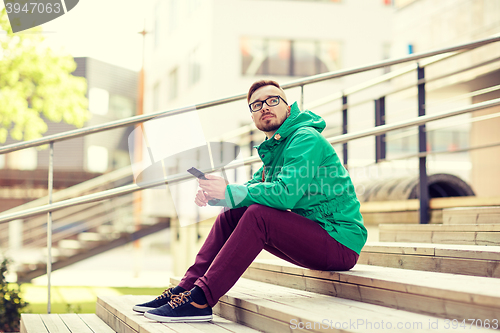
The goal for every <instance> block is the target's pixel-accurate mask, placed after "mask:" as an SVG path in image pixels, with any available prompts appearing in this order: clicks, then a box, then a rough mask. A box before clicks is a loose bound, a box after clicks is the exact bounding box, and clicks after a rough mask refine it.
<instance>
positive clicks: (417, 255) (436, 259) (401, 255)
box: [358, 242, 500, 278]
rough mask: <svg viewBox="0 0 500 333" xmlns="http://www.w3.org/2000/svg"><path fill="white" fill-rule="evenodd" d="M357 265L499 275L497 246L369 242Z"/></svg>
mask: <svg viewBox="0 0 500 333" xmlns="http://www.w3.org/2000/svg"><path fill="white" fill-rule="evenodd" d="M358 264H365V265H375V266H384V267H394V268H404V269H412V270H421V271H430V272H441V273H452V274H463V275H473V276H486V277H496V278H499V277H500V246H482V245H452V244H428V243H398V242H371V243H370V242H369V243H366V245H365V246H364V247H363V250H362V251H361V255H360V257H359V260H358Z"/></svg>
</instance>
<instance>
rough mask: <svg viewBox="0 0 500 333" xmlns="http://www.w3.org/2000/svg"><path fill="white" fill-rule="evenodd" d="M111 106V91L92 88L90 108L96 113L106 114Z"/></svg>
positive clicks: (90, 91)
mask: <svg viewBox="0 0 500 333" xmlns="http://www.w3.org/2000/svg"><path fill="white" fill-rule="evenodd" d="M108 108H109V93H108V91H107V90H104V89H101V88H90V90H89V110H90V112H92V113H94V114H99V115H105V114H107V113H108Z"/></svg>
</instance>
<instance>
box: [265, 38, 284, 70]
mask: <svg viewBox="0 0 500 333" xmlns="http://www.w3.org/2000/svg"><path fill="white" fill-rule="evenodd" d="M290 46H291V42H290V41H289V40H269V41H268V52H267V54H268V57H267V62H268V64H267V66H268V68H267V73H264V74H272V75H290Z"/></svg>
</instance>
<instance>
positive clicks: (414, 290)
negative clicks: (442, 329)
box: [243, 259, 500, 320]
mask: <svg viewBox="0 0 500 333" xmlns="http://www.w3.org/2000/svg"><path fill="white" fill-rule="evenodd" d="M243 276H244V277H246V278H250V279H253V280H256V281H262V282H267V283H273V284H276V285H282V286H286V287H292V288H296V289H300V290H306V291H312V292H317V293H321V294H326V295H331V296H336V297H342V298H348V299H352V300H356V301H362V302H367V303H372V304H377V305H383V306H387V307H391V308H396V309H402V310H407V311H412V312H416V313H422V314H428V315H433V316H436V317H441V318H447V319H459V320H463V319H468V318H474V319H481V320H485V319H489V320H491V319H494V318H498V317H499V315H500V279H494V278H488V277H477V276H466V275H456V274H445V273H436V272H424V271H414V270H405V269H399V268H390V267H378V266H369V265H356V266H355V267H354V268H353V269H352V270H350V271H347V272H334V271H331V272H330V271H327V272H325V271H315V270H310V269H305V268H302V267H298V266H295V265H293V264H290V263H288V262H286V261H283V260H281V259H268V260H264V259H263V260H257V261H255V262H254V263H253V264H252V265H251V266H250V267H249V268H248V269H247V271H246V272H245V274H244V275H243Z"/></svg>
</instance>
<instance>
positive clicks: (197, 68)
mask: <svg viewBox="0 0 500 333" xmlns="http://www.w3.org/2000/svg"><path fill="white" fill-rule="evenodd" d="M188 75H189V80H188V82H189V84H190V85H194V84H195V83H197V82H198V81H200V78H201V64H200V51H199V48H196V49H195V50H194V51H193V52H191V54H190V55H189V74H188Z"/></svg>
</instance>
